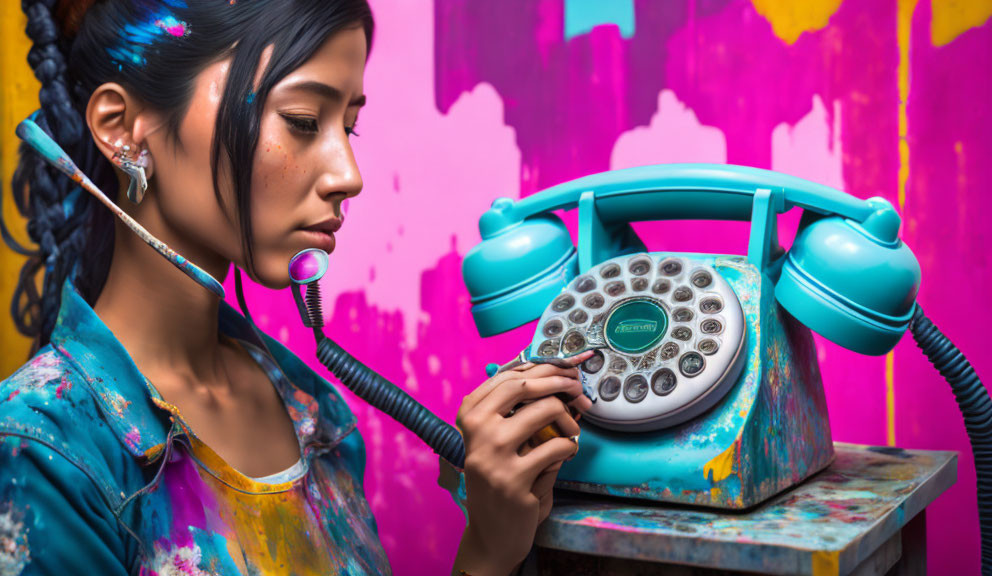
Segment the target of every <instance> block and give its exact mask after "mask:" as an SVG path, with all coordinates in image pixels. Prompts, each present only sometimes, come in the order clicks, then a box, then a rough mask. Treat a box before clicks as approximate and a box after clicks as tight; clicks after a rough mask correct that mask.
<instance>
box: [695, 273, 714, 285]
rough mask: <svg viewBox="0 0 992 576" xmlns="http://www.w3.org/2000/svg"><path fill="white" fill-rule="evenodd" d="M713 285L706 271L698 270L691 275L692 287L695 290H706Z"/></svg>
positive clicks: (711, 278)
mask: <svg viewBox="0 0 992 576" xmlns="http://www.w3.org/2000/svg"><path fill="white" fill-rule="evenodd" d="M712 283H713V276H711V275H710V273H709V272H707V271H706V270H699V271H697V272H695V273H694V274H693V275H692V285H693V286H695V287H696V288H706V287H707V286H709V285H710V284H712Z"/></svg>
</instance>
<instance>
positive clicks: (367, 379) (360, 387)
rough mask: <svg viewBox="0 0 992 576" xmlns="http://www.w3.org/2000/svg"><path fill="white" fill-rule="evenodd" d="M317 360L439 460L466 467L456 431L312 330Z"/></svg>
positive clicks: (317, 331) (397, 387)
mask: <svg viewBox="0 0 992 576" xmlns="http://www.w3.org/2000/svg"><path fill="white" fill-rule="evenodd" d="M314 335H315V336H316V338H317V358H319V359H320V362H321V364H323V365H324V366H325V367H326V368H327V369H328V370H330V371H331V373H332V374H334V375H335V376H337V378H338V380H340V381H341V383H342V384H344V385H345V386H347V387H348V389H349V390H351V391H352V392H354V393H355V395H356V396H358V397H359V398H361V399H362V400H365V401H366V402H368V403H369V404H371V405H372V406H373V407H375V408H377V409H379V410H381V411H383V412H385V413H386V414H388V415H389V416H390V417H391V418H393V419H394V420H396V421H397V422H399V423H400V424H402V425H403V426H405V427H406V428H408V429H409V430H411V431H413V433H414V434H416V435H417V436H419V437H420V439H421V440H423V441H424V442H425V443H426V444H427V445H428V446H430V447H431V449H433V450H434V452H435V453H437V454H438V455H439V456H441V457H442V458H444V459H445V460H447V461H448V462H450V463H451V464H452V465H453V466H454V467H455V468H458V469H459V470H461V469H462V468H464V467H465V442H464V441H463V440H462V436H461V433H459V432H458V429H457V428H455V427H454V426H452V425H451V424H448V423H447V422H445V421H444V420H441V419H440V418H438V417H437V416H435V415H434V413H433V412H431V411H430V410H428V409H427V408H425V407H424V406H423V405H422V404H420V403H419V402H417V401H416V400H414V399H413V398H412V397H411V396H410V395H409V394H407V393H406V392H404V391H403V389H401V388H400V387H399V386H397V385H395V384H393V383H392V382H390V381H389V380H386V379H385V378H383V377H382V376H380V375H379V374H377V373H376V372H375V371H374V370H372V369H371V368H369V367H368V366H365V365H364V364H362V363H361V362H359V361H358V360H357V359H355V357H354V356H352V355H351V354H349V353H348V352H347V351H346V350H345V349H344V348H342V347H341V346H338V345H337V344H336V343H335V342H334V341H333V340H331V339H330V338H327V337H326V336H324V334H323V332H321V330H320V329H319V328H315V329H314Z"/></svg>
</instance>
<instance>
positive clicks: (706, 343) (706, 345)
mask: <svg viewBox="0 0 992 576" xmlns="http://www.w3.org/2000/svg"><path fill="white" fill-rule="evenodd" d="M719 349H720V345H719V344H717V343H716V340H714V339H712V338H707V339H706V340H703V341H701V342H700V343H699V351H700V352H702V353H703V354H706V355H707V356H709V355H711V354H716V351H717V350H719Z"/></svg>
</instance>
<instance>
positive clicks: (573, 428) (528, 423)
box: [507, 396, 579, 449]
mask: <svg viewBox="0 0 992 576" xmlns="http://www.w3.org/2000/svg"><path fill="white" fill-rule="evenodd" d="M552 423H554V424H556V425H557V426H558V429H559V430H560V431H561V433H562V434H563V435H565V436H575V435H576V434H578V433H579V425H578V424H576V423H575V420H573V419H572V417H571V415H569V413H568V410H567V409H566V408H565V405H564V404H562V403H561V400H559V399H557V398H555V397H554V396H547V397H544V398H541V399H539V400H536V401H534V402H531V403H530V404H525V405H524V406H522V407H521V408H519V409H518V410H517V411H516V412H515V413H514V414H513V416H511V417H510V418H507V426H510V427H511V428H510V430H511V432H510V436H509V442H511V446H513V447H514V449H516V448H517V447H518V446H520V445H521V444H523V443H524V442H526V441H527V440H528V439H529V438H530V437H532V436H534V435H535V434H537V432H538V431H539V430H541V429H542V428H544V427H545V426H548V425H550V424H552Z"/></svg>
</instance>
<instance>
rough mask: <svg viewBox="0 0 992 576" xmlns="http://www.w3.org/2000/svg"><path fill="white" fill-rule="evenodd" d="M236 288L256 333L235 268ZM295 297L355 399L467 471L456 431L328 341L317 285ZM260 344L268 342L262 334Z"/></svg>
mask: <svg viewBox="0 0 992 576" xmlns="http://www.w3.org/2000/svg"><path fill="white" fill-rule="evenodd" d="M234 286H235V291H236V292H237V295H238V305H239V306H240V307H241V312H242V313H243V314H244V315H245V318H246V319H248V324H249V325H250V326H251V327H252V329H255V330H257V329H256V328H255V322H254V320H252V318H251V314H250V313H249V312H248V304H247V303H246V302H245V294H244V288H243V287H242V284H241V270H240V269H238V268H237V267H235V268H234ZM293 297H294V299H295V300H296V303H297V305H298V306H299V308H300V314H301V315H302V317H303V318H304V319H306V320H309V322H308V323H307V326H309V327H311V328H313V335H314V338H315V339H316V340H317V358H318V359H319V360H320V363H321V364H323V365H324V367H325V368H327V369H328V370H329V371H330V372H331V374H334V376H336V377H337V379H338V380H340V381H341V383H342V384H344V385H345V386H346V387H347V388H348V389H349V390H351V391H352V392H353V393H354V394H355V395H356V396H358V397H359V398H361V399H362V400H365V401H366V402H368V403H369V404H371V405H372V406H373V407H374V408H376V409H377V410H381V411H382V412H385V413H386V414H387V415H388V416H389V417H390V418H392V419H393V420H396V421H397V422H399V423H400V424H402V425H403V426H404V427H406V428H407V429H408V430H411V431H413V433H414V434H416V435H417V436H418V437H419V438H420V439H421V440H423V441H424V443H425V444H427V445H428V446H430V447H431V449H432V450H434V453H435V454H437V455H438V456H440V457H441V458H444V459H445V460H447V461H448V462H449V463H450V464H451V465H452V466H454V467H455V468H458V469H459V470H461V469H463V468H464V467H465V441H464V440H462V435H461V433H460V432H459V431H458V429H457V428H455V427H454V426H452V425H451V424H448V423H447V422H445V421H444V420H441V419H440V418H438V417H437V416H435V415H434V413H433V412H431V411H430V410H428V409H427V408H425V407H424V406H423V405H422V404H421V403H420V402H417V401H416V400H414V399H413V398H412V397H411V396H410V395H409V394H407V393H406V392H404V391H403V389H402V388H400V387H399V386H397V385H396V384H393V383H392V382H390V381H389V380H387V379H385V378H383V377H382V376H380V375H379V374H378V373H377V372H375V371H374V370H372V369H371V368H369V367H368V366H366V365H364V364H362V363H361V362H359V361H358V359H357V358H355V357H354V356H352V355H351V354H349V353H348V351H347V350H345V349H344V348H342V347H341V346H339V345H338V344H337V343H336V342H334V341H333V340H331V339H330V338H328V337H327V336H326V335H325V334H324V331H323V330H321V328H320V326H322V325H323V323H324V322H323V317H322V316H323V315H322V312H321V304H320V292H319V288H318V287H317V285H316V284H312V285H311V286H308V287H307V297H306V302H305V303H304V300H303V299H302V298H300V295H299V293H298V292H296V291H295V290H294V291H293ZM259 340H261V341H262V342H263V345H264V342H265V340H264V339H263V338H262V337H261V335H260V334H259Z"/></svg>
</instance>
